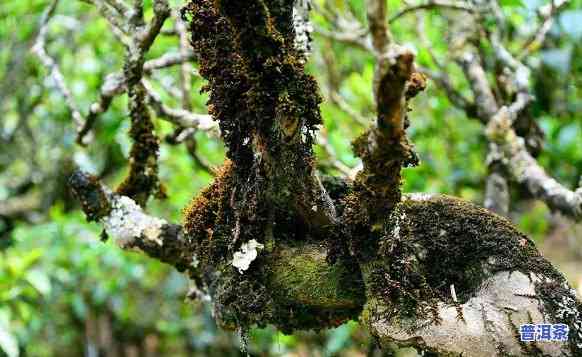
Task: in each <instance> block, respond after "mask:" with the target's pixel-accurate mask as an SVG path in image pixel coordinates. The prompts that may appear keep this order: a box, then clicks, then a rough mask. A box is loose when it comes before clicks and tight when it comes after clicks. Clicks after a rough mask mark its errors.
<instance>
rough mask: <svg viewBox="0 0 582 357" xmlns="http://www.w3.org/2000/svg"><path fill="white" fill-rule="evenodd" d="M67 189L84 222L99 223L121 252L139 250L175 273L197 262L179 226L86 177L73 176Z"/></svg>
mask: <svg viewBox="0 0 582 357" xmlns="http://www.w3.org/2000/svg"><path fill="white" fill-rule="evenodd" d="M69 186H70V188H71V190H72V192H73V193H74V195H75V196H76V197H77V199H78V200H79V202H80V203H81V207H82V209H83V212H84V213H85V214H86V215H87V219H88V220H89V221H96V222H98V223H100V224H101V225H102V226H103V228H104V230H105V232H106V234H107V235H110V236H112V237H113V238H114V240H115V242H116V244H117V245H119V246H120V247H121V248H122V249H139V250H141V251H143V252H144V253H146V254H147V255H149V256H150V257H152V258H156V259H158V260H160V261H162V262H164V263H167V264H170V265H172V266H174V267H175V268H176V269H177V270H178V271H184V270H186V269H188V268H189V267H191V265H192V264H193V262H195V261H196V258H195V255H193V254H192V253H191V249H190V248H189V245H188V241H187V239H186V236H185V234H184V231H183V228H182V227H181V226H180V225H177V224H172V223H168V222H167V221H166V220H164V219H161V218H157V217H153V216H150V215H148V214H146V213H145V212H144V211H143V209H142V208H141V207H140V206H139V205H138V204H137V203H136V202H135V201H133V200H132V199H131V198H129V197H127V196H122V195H118V194H116V193H113V192H111V190H109V189H107V188H106V187H105V186H103V185H102V184H101V183H100V182H99V180H98V179H97V178H96V177H95V176H92V175H89V174H87V173H84V172H81V171H77V172H75V173H73V174H72V175H71V177H70V178H69Z"/></svg>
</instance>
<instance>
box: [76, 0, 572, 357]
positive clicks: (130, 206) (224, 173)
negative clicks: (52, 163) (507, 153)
mask: <svg viewBox="0 0 582 357" xmlns="http://www.w3.org/2000/svg"><path fill="white" fill-rule="evenodd" d="M293 5H294V2H293V1H290V0H283V1H279V0H246V1H243V2H241V1H233V0H218V1H210V0H193V1H191V2H190V3H189V4H188V5H187V7H185V8H184V10H183V13H182V15H183V17H184V19H185V20H188V21H189V23H190V31H191V34H192V45H193V48H194V52H195V55H196V56H197V58H198V60H199V63H200V74H201V75H202V76H203V77H204V78H206V79H207V80H208V85H207V87H206V88H205V90H207V91H209V94H210V99H209V107H210V113H211V114H212V116H213V118H214V119H215V120H216V121H218V124H219V126H220V129H221V134H222V137H223V138H224V141H225V143H226V145H227V148H228V153H227V156H228V160H227V161H226V162H225V164H224V165H223V167H222V168H220V169H219V170H218V172H217V176H216V179H215V180H214V182H213V183H212V184H211V185H210V186H209V187H207V188H206V189H204V190H203V191H202V192H201V193H200V194H199V195H198V196H197V197H195V198H194V199H193V200H192V202H191V204H190V205H189V206H188V207H187V208H186V209H185V211H184V222H183V225H181V226H178V225H173V224H169V223H167V222H166V221H165V220H162V219H158V218H155V217H151V216H148V215H147V214H145V213H144V211H143V210H142V208H141V207H140V206H139V205H137V204H136V203H135V202H134V200H132V199H130V198H129V197H127V196H124V195H122V194H121V193H122V192H117V193H111V192H109V191H108V190H107V189H105V188H104V187H103V186H102V185H101V184H100V183H99V182H98V181H97V180H96V179H95V178H93V177H91V176H88V175H84V174H81V173H78V174H76V175H74V176H73V177H72V179H71V182H70V184H71V186H72V187H73V189H74V191H75V193H76V194H77V196H78V197H79V199H80V201H81V203H82V205H83V209H84V210H85V212H86V213H87V216H88V218H89V219H91V220H96V221H99V222H100V223H102V224H103V225H104V227H105V228H106V229H107V230H108V232H109V233H111V234H112V235H114V236H116V241H117V242H118V243H119V244H120V245H121V246H122V248H132V249H135V248H137V249H139V250H142V251H144V252H145V253H147V254H148V255H150V256H152V257H155V258H157V259H160V260H162V261H164V262H167V263H169V264H171V265H173V266H175V267H176V268H177V269H178V270H179V271H182V272H184V273H185V274H187V275H188V276H189V277H190V279H192V280H193V281H194V282H195V283H196V285H197V287H198V289H200V290H201V291H202V292H203V293H204V294H207V295H208V296H209V297H210V299H211V302H212V305H213V309H214V316H215V318H216V320H217V322H218V324H219V325H220V326H221V327H223V328H227V329H238V330H241V331H243V332H244V331H246V330H247V329H249V328H250V327H252V326H265V325H267V324H273V325H275V326H276V327H277V328H279V329H281V330H282V331H284V332H292V331H293V330H297V329H323V328H328V327H333V326H338V325H339V324H341V323H343V322H344V321H346V320H348V319H356V318H358V317H360V319H361V322H362V324H363V325H364V326H365V327H367V328H368V329H369V330H370V331H371V332H372V334H373V335H375V336H376V337H377V339H378V340H379V341H380V343H381V344H382V345H383V346H385V347H386V348H388V347H389V346H391V345H393V344H394V343H396V344H397V345H401V346H413V347H415V348H417V349H419V350H422V351H429V352H434V353H438V354H442V355H460V354H463V355H470V356H493V355H500V356H508V355H542V354H543V353H545V354H549V355H555V356H557V355H564V356H572V357H573V356H580V355H581V354H582V326H581V323H580V321H581V319H580V318H581V315H582V306H581V304H580V302H579V301H578V300H576V296H575V293H574V291H573V290H572V289H570V288H569V287H568V285H567V283H566V281H565V279H564V277H563V276H562V275H561V274H560V273H559V272H557V271H556V270H555V269H554V268H553V267H552V265H551V264H550V263H549V262H548V261H546V260H545V259H544V258H543V257H542V256H541V255H540V254H539V252H538V251H537V249H536V248H535V246H534V244H533V242H532V241H531V240H530V239H528V238H527V237H526V236H524V235H523V234H521V233H519V232H518V231H517V230H516V229H515V228H514V227H513V226H512V225H511V223H510V222H509V221H507V220H506V219H504V218H502V217H500V216H497V215H495V214H493V213H491V212H489V211H487V210H485V209H481V208H478V207H476V206H474V205H472V204H469V203H466V202H463V201H461V200H458V199H455V198H451V197H445V196H430V195H422V194H412V195H404V196H402V195H401V192H400V169H401V167H402V166H403V165H407V164H411V163H414V162H415V160H414V159H415V156H414V154H413V152H412V149H411V146H410V145H409V144H408V141H407V138H406V135H405V129H406V127H407V118H406V112H407V109H408V108H407V100H408V99H410V98H412V97H413V96H414V95H415V94H416V93H418V91H420V90H422V88H423V87H424V77H422V76H421V75H419V74H417V73H415V70H414V64H413V60H414V56H413V55H412V53H411V52H410V51H408V50H406V49H403V48H401V47H399V46H397V45H392V44H390V43H389V40H390V35H389V33H388V32H387V29H386V27H385V26H383V25H382V21H385V19H386V13H385V8H384V7H382V6H380V7H377V9H380V12H381V13H380V14H377V13H374V12H370V13H369V17H370V19H369V20H370V21H371V22H372V25H374V26H373V31H374V33H375V35H374V36H375V37H376V39H375V41H374V42H375V43H374V46H375V49H376V51H377V59H378V65H377V68H376V84H375V90H374V92H375V96H376V103H377V106H378V117H377V120H376V124H375V125H374V126H373V127H372V128H370V130H368V131H367V132H366V133H365V134H364V135H363V136H362V137H360V138H359V139H357V140H356V142H355V143H354V147H355V149H356V153H357V154H358V155H360V156H361V158H362V160H363V163H364V168H363V170H362V171H361V172H360V174H359V175H358V177H357V178H356V179H355V180H354V181H353V182H352V181H344V180H342V179H338V178H331V177H326V178H323V179H320V178H319V177H317V176H316V173H315V169H314V166H315V165H314V158H313V153H312V147H311V146H312V144H313V132H314V131H315V129H316V125H317V124H319V123H320V122H321V119H320V114H319V108H318V105H319V103H320V97H319V95H318V89H317V85H316V83H315V81H314V79H313V78H312V77H310V76H309V75H307V74H305V73H304V62H305V52H304V51H303V50H302V49H297V48H296V45H297V43H296V41H295V33H294V32H295V30H294V27H293ZM371 9H374V8H373V7H372V8H371ZM467 66H472V65H471V62H467ZM478 70H479V68H476V67H475V68H473V67H471V69H470V72H471V73H472V72H474V71H477V72H478ZM477 72H475V73H477ZM477 75H478V73H477ZM139 88H140V86H139V85H137V86H136V88H135V90H139ZM128 90H129V89H128ZM130 93H131V91H130ZM486 97H487V96H486ZM491 105H492V106H493V105H495V103H492V104H491ZM491 109H494V108H491ZM495 109H496V108H495ZM495 112H497V110H495ZM492 113H493V112H492ZM492 113H486V114H487V115H492ZM132 119H133V115H132ZM135 124H137V123H135ZM146 124H147V121H146ZM148 132H149V131H148ZM137 144H139V140H137V139H136V145H137ZM156 145H157V142H155V143H153V144H152V146H153V147H154V148H155V147H157V146H156ZM146 153H148V151H146ZM142 171H143V170H142ZM132 185H133V184H132ZM135 185H137V186H138V187H137V188H138V189H139V187H141V185H140V184H135ZM145 186H146V187H145V188H144V189H145V191H143V192H144V193H146V200H147V195H149V192H150V191H151V187H150V186H149V185H145ZM135 198H136V199H138V200H139V201H141V202H139V203H145V200H141V199H140V196H137V197H135ZM251 243H252V244H251ZM251 246H252V248H249V247H251ZM241 256H242V257H243V258H244V259H246V263H248V264H246V265H237V266H235V265H236V264H233V263H234V259H235V257H241ZM525 321H527V322H534V323H538V322H542V321H544V322H545V321H548V322H560V323H565V324H567V325H568V326H569V328H570V340H569V343H568V344H560V345H558V344H555V345H544V346H541V345H536V344H530V345H525V344H522V343H520V342H519V338H518V335H517V333H516V329H517V328H518V325H519V324H520V323H522V322H525Z"/></svg>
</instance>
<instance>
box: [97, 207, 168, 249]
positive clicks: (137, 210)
mask: <svg viewBox="0 0 582 357" xmlns="http://www.w3.org/2000/svg"><path fill="white" fill-rule="evenodd" d="M101 222H102V223H103V226H104V228H105V230H106V231H107V233H108V234H109V235H110V236H112V237H113V238H114V239H115V242H116V243H117V244H118V245H119V246H120V247H122V248H125V247H127V246H128V245H130V244H131V243H133V242H134V241H135V240H136V239H138V238H140V237H142V238H143V239H148V240H150V241H154V242H156V243H157V244H158V245H160V246H161V245H162V244H163V243H162V240H161V238H160V235H161V233H162V226H163V225H164V224H166V223H167V222H166V221H165V220H163V219H160V218H156V217H152V216H149V215H147V214H146V213H145V212H144V211H143V210H142V209H141V207H140V206H138V205H137V203H135V202H134V201H133V200H132V199H131V198H129V197H126V196H117V197H114V198H113V199H112V200H111V212H110V213H109V215H107V216H105V217H103V218H102V219H101Z"/></svg>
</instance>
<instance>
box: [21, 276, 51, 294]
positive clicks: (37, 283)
mask: <svg viewBox="0 0 582 357" xmlns="http://www.w3.org/2000/svg"><path fill="white" fill-rule="evenodd" d="M26 281H28V282H29V283H30V285H32V287H33V288H35V289H36V290H37V291H38V292H39V293H40V294H41V295H43V296H47V295H48V294H50V292H51V281H50V279H49V278H48V276H47V275H46V274H45V273H43V272H41V271H40V270H36V269H35V270H31V271H29V272H28V273H27V274H26Z"/></svg>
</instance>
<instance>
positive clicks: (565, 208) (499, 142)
mask: <svg viewBox="0 0 582 357" xmlns="http://www.w3.org/2000/svg"><path fill="white" fill-rule="evenodd" d="M511 122H512V120H511V113H510V112H509V109H507V108H505V107H503V108H502V109H501V110H500V111H499V113H498V114H497V115H495V116H494V117H493V119H492V120H491V122H490V124H489V125H488V127H487V136H488V138H489V140H490V141H491V142H492V143H493V145H495V149H496V150H497V152H498V155H500V156H501V158H502V162H503V164H504V165H505V166H506V167H507V169H508V171H509V173H510V174H511V176H512V177H513V178H514V179H515V180H516V181H517V182H519V183H520V184H523V185H524V186H525V187H527V188H528V190H529V191H530V192H531V193H532V195H533V196H534V197H536V198H538V199H540V200H542V201H543V202H545V203H546V204H547V205H548V206H549V207H550V208H552V209H553V210H556V211H559V212H561V213H563V214H564V215H566V216H569V217H570V218H572V219H574V220H581V219H582V187H580V188H578V189H577V190H575V191H572V190H570V189H568V188H566V187H564V186H563V185H562V184H560V183H559V182H558V181H556V180H555V179H553V178H552V177H550V176H549V175H548V174H547V173H546V172H545V171H544V169H543V168H542V167H541V166H540V165H539V164H538V163H537V161H536V159H534V158H533V157H532V156H531V154H530V153H529V152H528V151H527V149H526V147H525V143H524V140H523V138H520V137H519V136H517V134H516V133H515V131H514V130H513V128H512V127H511Z"/></svg>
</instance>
